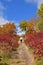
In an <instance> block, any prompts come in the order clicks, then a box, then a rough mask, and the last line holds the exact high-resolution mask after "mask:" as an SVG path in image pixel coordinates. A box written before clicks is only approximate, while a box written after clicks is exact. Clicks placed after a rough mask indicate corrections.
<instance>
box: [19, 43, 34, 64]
mask: <svg viewBox="0 0 43 65" xmlns="http://www.w3.org/2000/svg"><path fill="white" fill-rule="evenodd" d="M18 52H19V58H20V59H21V60H24V65H34V57H33V54H31V53H30V52H29V49H28V48H27V46H26V45H25V43H21V44H20V46H19V48H18Z"/></svg>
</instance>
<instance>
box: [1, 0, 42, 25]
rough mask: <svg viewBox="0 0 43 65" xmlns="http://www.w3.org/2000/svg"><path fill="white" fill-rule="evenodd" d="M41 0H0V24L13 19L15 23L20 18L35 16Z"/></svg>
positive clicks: (26, 18)
mask: <svg viewBox="0 0 43 65" xmlns="http://www.w3.org/2000/svg"><path fill="white" fill-rule="evenodd" d="M42 2H43V0H41V1H40V0H0V25H1V24H4V23H7V22H10V21H13V22H15V23H16V24H18V23H19V22H21V21H22V20H27V21H28V20H30V19H31V18H36V17H37V9H38V8H39V6H40V4H41V3H42Z"/></svg>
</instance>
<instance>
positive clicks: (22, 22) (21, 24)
mask: <svg viewBox="0 0 43 65" xmlns="http://www.w3.org/2000/svg"><path fill="white" fill-rule="evenodd" d="M19 26H20V28H21V30H22V31H26V26H27V22H26V21H25V20H24V21H21V22H20V24H19Z"/></svg>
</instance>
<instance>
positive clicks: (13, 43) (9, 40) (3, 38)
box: [0, 34, 19, 47]
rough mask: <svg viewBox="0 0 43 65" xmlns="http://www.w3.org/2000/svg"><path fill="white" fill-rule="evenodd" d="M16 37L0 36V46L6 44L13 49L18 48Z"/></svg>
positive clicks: (9, 35) (17, 37)
mask: <svg viewBox="0 0 43 65" xmlns="http://www.w3.org/2000/svg"><path fill="white" fill-rule="evenodd" d="M18 39H19V36H18V35H11V34H0V42H2V43H0V44H3V42H4V43H6V44H9V45H10V46H13V47H18Z"/></svg>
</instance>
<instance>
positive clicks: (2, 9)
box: [0, 2, 6, 16]
mask: <svg viewBox="0 0 43 65" xmlns="http://www.w3.org/2000/svg"><path fill="white" fill-rule="evenodd" d="M4 10H6V8H5V7H4V5H3V4H2V2H0V16H3V11H4Z"/></svg>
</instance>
